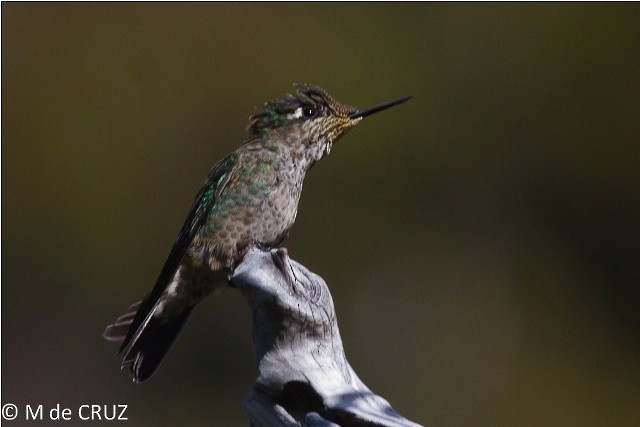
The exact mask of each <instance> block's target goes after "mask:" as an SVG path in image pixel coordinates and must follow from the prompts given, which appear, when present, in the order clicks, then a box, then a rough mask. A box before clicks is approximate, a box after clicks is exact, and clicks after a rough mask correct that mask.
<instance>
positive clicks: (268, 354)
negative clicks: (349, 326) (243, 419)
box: [231, 249, 418, 427]
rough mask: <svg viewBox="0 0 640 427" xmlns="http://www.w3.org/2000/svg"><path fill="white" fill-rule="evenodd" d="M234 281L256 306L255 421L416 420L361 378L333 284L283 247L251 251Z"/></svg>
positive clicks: (250, 410)
mask: <svg viewBox="0 0 640 427" xmlns="http://www.w3.org/2000/svg"><path fill="white" fill-rule="evenodd" d="M231 281H232V282H233V284H234V285H235V286H237V287H238V289H239V290H240V291H241V292H242V294H243V295H244V296H245V298H246V299H247V301H248V303H249V306H250V307H251V311H252V333H253V344H254V348H255V356H256V361H257V363H258V372H259V376H258V379H257V380H256V382H255V384H254V386H253V389H252V391H251V395H250V396H249V397H248V398H247V399H246V400H245V405H244V407H245V411H246V413H247V415H248V416H249V420H250V422H251V425H252V426H256V427H257V426H336V425H339V426H418V424H416V423H414V422H412V421H409V420H407V419H405V418H403V417H402V416H401V415H400V414H398V413H397V412H395V411H394V410H393V408H392V407H391V405H389V403H388V402H387V401H386V400H384V399H383V398H382V397H380V396H377V395H375V394H374V393H373V392H372V391H371V390H369V388H368V387H367V386H366V385H365V384H364V383H363V382H362V381H361V380H360V378H358V376H357V375H356V373H355V372H354V371H353V369H352V368H351V366H350V365H349V362H348V361H347V358H346V356H345V354H344V349H343V347H342V340H341V339H340V332H339V331H338V323H337V321H336V313H335V310H334V307H333V300H332V299H331V294H330V293H329V288H328V287H327V285H326V283H325V282H324V280H322V278H321V277H320V276H318V275H316V274H314V273H312V272H310V271H309V270H307V269H306V268H305V267H304V266H302V265H301V264H299V263H297V262H296V261H293V260H291V259H290V258H289V256H288V255H287V250H286V249H274V250H272V251H270V252H262V251H259V250H251V251H250V252H249V253H248V254H247V255H246V257H245V258H244V260H243V261H242V262H241V263H240V264H239V266H238V267H237V268H236V270H235V273H234V275H233V277H232V278H231Z"/></svg>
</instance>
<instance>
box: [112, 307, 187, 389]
mask: <svg viewBox="0 0 640 427" xmlns="http://www.w3.org/2000/svg"><path fill="white" fill-rule="evenodd" d="M139 307H140V302H137V303H135V304H133V305H132V306H131V307H130V308H129V310H128V311H127V312H126V313H125V314H123V315H122V316H120V317H119V318H118V320H116V322H115V323H113V324H112V325H109V326H107V328H106V329H105V331H104V337H105V339H107V340H109V341H122V340H124V339H125V337H126V336H127V333H128V331H129V328H130V326H131V323H132V322H133V320H134V318H135V316H136V312H137V311H138V309H139ZM155 308H156V307H154V309H152V310H151V311H150V312H149V314H147V316H146V318H145V319H144V321H143V322H142V324H141V325H140V326H139V327H138V330H137V331H136V332H135V334H134V335H133V337H132V338H131V340H130V341H129V342H128V343H127V345H126V346H125V347H124V348H122V349H121V353H123V359H122V367H123V368H125V367H127V368H129V370H130V371H131V374H132V376H133V381H135V382H137V383H141V382H143V381H145V380H147V379H149V378H150V377H151V376H152V375H153V374H154V373H155V372H156V371H157V370H158V367H160V364H161V363H162V361H163V360H164V358H165V357H166V355H167V353H169V350H171V348H172V347H173V345H174V344H175V342H176V340H177V339H178V336H179V335H180V332H182V328H184V325H185V324H186V322H187V320H188V319H189V317H190V315H191V311H192V310H193V306H188V307H185V308H184V309H183V310H182V311H181V312H180V313H178V314H177V315H175V316H173V317H171V318H169V319H166V318H158V317H155V316H154V312H155Z"/></svg>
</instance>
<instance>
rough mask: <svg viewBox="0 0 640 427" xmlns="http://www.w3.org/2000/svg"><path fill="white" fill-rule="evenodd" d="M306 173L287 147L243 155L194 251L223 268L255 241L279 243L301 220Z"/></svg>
mask: <svg viewBox="0 0 640 427" xmlns="http://www.w3.org/2000/svg"><path fill="white" fill-rule="evenodd" d="M304 173H305V171H304V170H303V169H301V168H300V167H299V165H297V164H296V162H295V161H294V159H293V158H292V156H291V153H290V151H289V150H288V149H286V147H271V148H268V147H261V148H256V149H252V150H246V151H243V152H241V153H240V155H239V159H238V164H237V166H236V168H235V169H234V170H233V172H232V175H231V177H230V178H229V181H228V182H227V183H226V185H225V187H224V189H223V191H222V192H221V193H220V195H219V197H218V199H217V200H216V202H215V204H214V206H212V208H211V210H210V212H209V214H208V216H207V219H206V221H205V223H204V224H203V226H202V228H201V230H200V232H199V233H198V236H197V237H196V239H195V240H194V246H195V247H193V248H192V250H191V251H190V252H191V253H192V254H195V253H199V254H202V255H203V256H208V257H209V258H210V260H209V263H210V267H211V268H212V269H218V268H220V267H228V266H230V265H231V264H232V263H233V261H234V258H235V255H236V254H237V253H238V252H239V251H241V250H242V249H244V248H245V247H246V246H247V245H248V244H249V243H251V242H252V241H259V242H260V243H262V244H264V245H266V246H275V245H276V244H278V243H279V242H280V241H281V240H282V239H283V238H284V237H285V235H286V233H287V231H288V230H289V228H290V227H291V226H292V225H293V223H294V221H295V219H296V214H297V210H298V201H299V199H300V193H301V191H302V182H303V179H304Z"/></svg>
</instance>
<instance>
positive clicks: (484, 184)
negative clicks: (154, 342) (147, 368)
mask: <svg viewBox="0 0 640 427" xmlns="http://www.w3.org/2000/svg"><path fill="white" fill-rule="evenodd" d="M639 72H640V7H639V6H638V4H606V5H605V4H486V3H483V4H370V3H369V4H305V5H303V4H233V3H231V4H229V3H227V4H202V3H190V4H175V3H165V4H133V3H132V4H113V3H102V4H95V3H94V4H77V3H74V4H67V3H56V4H42V3H35V4H34V3H31V4H28V3H2V229H3V233H2V267H3V269H2V403H6V402H13V403H16V404H19V406H20V405H24V404H27V403H28V404H45V405H51V404H55V403H60V404H61V405H63V406H68V407H72V408H76V407H77V405H79V404H82V403H89V404H92V403H97V404H118V403H125V404H128V405H129V411H128V413H127V414H128V417H129V419H130V424H131V425H135V426H156V425H167V426H171V425H209V424H211V423H212V422H215V425H246V424H247V421H246V418H245V416H244V413H243V410H242V402H243V398H244V397H245V396H247V395H248V393H249V390H250V387H251V385H252V383H253V381H254V379H255V377H256V375H257V374H256V370H255V365H254V360H253V354H252V347H251V337H250V313H249V310H248V307H247V306H246V304H245V302H244V300H243V299H242V297H241V296H240V295H239V293H238V292H235V291H230V292H227V293H226V294H224V295H223V296H222V297H219V298H210V299H209V300H207V301H206V302H204V303H203V304H202V305H201V306H199V308H198V309H197V310H196V312H195V314H194V316H193V318H192V320H191V321H190V323H189V325H188V327H187V328H186V329H185V331H184V333H183V336H182V338H181V339H180V341H179V342H178V344H177V345H176V347H175V348H174V349H173V351H172V352H171V354H170V355H169V357H168V359H167V360H166V362H165V363H164V364H163V366H162V367H161V369H160V371H159V372H158V374H157V375H156V376H155V377H154V378H153V379H152V380H150V381H149V382H148V383H145V384H142V385H134V384H132V383H131V382H130V381H129V380H128V378H127V375H126V373H125V372H121V371H120V370H119V358H118V356H117V355H116V352H117V348H118V346H117V345H114V344H112V343H107V342H106V341H104V340H103V339H102V338H101V334H102V331H103V329H104V326H105V325H107V324H108V323H109V322H111V321H113V320H114V319H115V318H116V317H117V316H118V315H120V314H121V313H122V312H123V311H124V310H125V309H126V308H127V306H128V305H129V304H130V303H133V302H135V301H137V300H138V299H139V298H140V297H141V296H142V295H143V294H144V293H145V292H147V291H148V290H149V289H150V288H151V287H152V286H153V284H154V282H155V279H156V276H157V274H158V272H159V270H160V268H161V266H162V264H163V262H164V260H165V257H166V255H167V253H168V251H169V249H170V247H171V244H172V243H173V240H174V238H175V236H176V234H177V232H178V230H179V228H180V226H181V225H182V221H183V220H184V217H185V215H186V212H187V210H188V208H189V206H190V204H191V201H192V200H193V197H194V195H195V193H196V192H197V190H198V189H199V187H200V185H201V184H202V183H203V181H204V178H205V176H206V175H207V173H208V170H209V168H210V167H211V166H212V165H213V164H214V163H215V162H216V161H217V160H219V159H220V158H221V157H222V156H224V155H225V154H227V153H229V152H230V151H232V150H234V149H235V148H236V147H237V146H238V145H239V144H241V143H242V141H243V139H244V137H245V132H244V129H245V126H246V122H247V117H248V116H249V115H250V114H253V113H254V112H256V111H257V109H256V108H259V107H260V106H261V105H262V104H263V103H264V102H265V101H267V100H269V99H273V98H279V97H281V96H283V95H285V94H286V93H287V92H289V91H291V90H292V89H293V84H294V83H312V84H318V85H320V86H322V87H324V88H326V89H327V90H328V91H329V92H330V93H331V94H333V95H334V96H335V97H336V98H337V99H338V100H340V101H343V102H345V103H349V104H353V105H356V106H359V107H365V106H369V105H371V104H375V103H378V102H382V101H386V100H389V99H392V98H395V97H399V96H403V95H413V96H414V98H413V99H412V100H411V101H410V102H409V103H407V104H404V105H402V106H400V107H397V108H395V109H393V110H389V111H387V112H384V113H381V114H379V115H376V116H372V117H371V118H368V119H366V120H365V121H364V122H363V123H362V124H361V125H360V126H358V127H357V128H356V129H354V130H353V131H352V132H350V134H349V135H347V136H346V137H345V138H344V139H342V140H341V141H340V143H339V144H338V145H337V146H336V147H334V149H333V150H332V153H331V155H330V156H329V157H328V158H326V159H325V160H323V161H322V162H321V163H320V164H319V165H318V166H317V167H316V168H314V169H313V170H312V171H311V172H310V174H309V175H308V177H307V180H306V182H305V191H304V192H303V197H302V201H301V204H300V210H299V215H298V221H297V223H296V225H295V226H294V228H293V229H292V232H291V235H290V238H289V239H288V240H287V241H286V242H285V245H286V246H287V248H288V249H289V250H290V253H291V255H292V257H293V258H294V259H296V260H298V261H300V262H302V263H303V264H305V265H306V266H307V267H308V268H310V269H311V270H313V271H314V272H316V273H318V274H320V275H321V276H323V277H324V278H325V280H326V281H327V283H328V284H329V286H330V288H331V290H332V293H333V297H334V300H335V304H336V309H337V313H338V320H339V324H340V327H341V332H342V337H343V340H344V344H345V349H346V353H347V357H348V358H349V360H350V362H351V363H352V365H353V367H354V369H355V370H356V372H358V374H359V375H360V376H361V378H362V379H363V381H364V382H365V383H366V384H367V385H368V386H369V387H371V388H372V389H373V390H374V391H375V392H377V393H378V394H380V395H382V396H384V397H385V398H386V399H387V400H389V402H390V403H391V404H392V405H393V406H394V408H395V409H396V410H398V411H399V412H400V413H402V414H403V415H404V416H406V417H407V418H410V419H413V420H415V421H418V422H420V423H423V424H427V425H434V426H460V425H476V426H477V425H481V426H495V425H523V426H540V425H558V426H567V425H580V426H585V425H594V426H597V425H616V426H625V425H628V426H631V425H639V423H640V315H639V313H640V292H639V290H638V289H639V283H640V168H639V165H640V120H639V118H640V107H639V105H640V78H639ZM72 424H73V422H72V423H67V425H72ZM14 425H19V423H18V422H16V423H15V424H14Z"/></svg>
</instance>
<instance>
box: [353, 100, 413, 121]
mask: <svg viewBox="0 0 640 427" xmlns="http://www.w3.org/2000/svg"><path fill="white" fill-rule="evenodd" d="M410 99H411V97H410V96H403V97H402V98H398V99H396V100H394V101H390V102H385V103H384V104H379V105H374V106H373V107H369V108H365V109H364V110H358V111H356V112H355V113H351V114H349V118H350V119H357V118H359V117H367V116H370V115H371V114H373V113H377V112H378V111H382V110H386V109H387V108H391V107H395V106H396V105H400V104H402V103H403V102H406V101H408V100H410Z"/></svg>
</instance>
